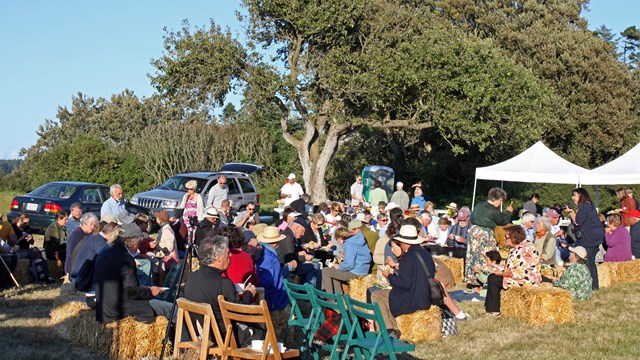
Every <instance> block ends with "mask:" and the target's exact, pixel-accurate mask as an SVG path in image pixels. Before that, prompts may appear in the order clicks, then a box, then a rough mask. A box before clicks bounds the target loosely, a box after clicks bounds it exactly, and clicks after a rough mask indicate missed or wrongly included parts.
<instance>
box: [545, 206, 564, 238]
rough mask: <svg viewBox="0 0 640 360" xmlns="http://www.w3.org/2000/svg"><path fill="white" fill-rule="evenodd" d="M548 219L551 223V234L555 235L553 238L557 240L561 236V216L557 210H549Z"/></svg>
mask: <svg viewBox="0 0 640 360" xmlns="http://www.w3.org/2000/svg"><path fill="white" fill-rule="evenodd" d="M547 217H548V218H549V222H550V223H551V233H552V234H553V237H555V238H557V237H558V236H560V235H561V232H560V214H559V213H558V212H557V211H556V209H549V211H547Z"/></svg>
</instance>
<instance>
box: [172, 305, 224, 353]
mask: <svg viewBox="0 0 640 360" xmlns="http://www.w3.org/2000/svg"><path fill="white" fill-rule="evenodd" d="M176 303H177V305H178V319H177V322H176V337H175V339H174V342H173V344H174V345H173V358H174V359H177V358H178V355H179V354H180V349H193V350H198V349H199V350H200V360H205V359H206V358H207V356H208V355H220V356H221V355H222V353H223V347H222V345H221V344H224V341H223V339H222V335H221V334H220V329H218V323H217V322H216V319H215V316H214V315H213V310H212V309H211V305H210V304H201V303H197V302H193V301H190V300H187V299H184V298H180V299H178V300H176ZM191 315H202V316H203V317H204V320H203V323H202V324H201V325H202V333H200V334H199V335H198V331H197V329H196V327H195V326H194V323H193V319H192V318H191ZM183 324H184V325H186V326H187V331H188V332H189V340H187V341H183V340H182V328H183ZM210 337H212V338H213V340H214V341H215V343H213V342H212V341H211V340H210Z"/></svg>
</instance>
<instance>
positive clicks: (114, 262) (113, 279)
mask: <svg viewBox="0 0 640 360" xmlns="http://www.w3.org/2000/svg"><path fill="white" fill-rule="evenodd" d="M142 236H143V235H142V231H140V228H139V227H138V226H137V225H136V224H133V223H131V224H127V225H125V226H123V227H122V230H121V231H120V237H119V238H118V239H116V240H115V241H114V242H113V246H111V247H110V248H107V249H105V250H103V251H102V252H101V253H100V254H99V255H98V258H97V259H96V265H95V270H94V278H93V279H94V283H95V284H94V286H95V288H96V321H99V322H103V323H109V322H112V321H117V320H121V319H124V318H126V317H128V316H133V317H135V319H136V320H138V321H151V320H153V318H154V317H156V316H158V315H162V316H165V317H167V318H169V317H170V313H171V303H168V302H164V301H160V300H155V299H152V298H153V297H154V296H157V295H158V294H160V292H161V291H162V288H160V287H157V286H151V287H146V286H140V285H139V284H138V278H137V277H136V262H135V260H134V259H133V257H134V256H135V255H136V253H137V252H138V246H139V245H140V242H141V241H142ZM172 320H173V319H172Z"/></svg>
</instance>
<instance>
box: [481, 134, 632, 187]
mask: <svg viewBox="0 0 640 360" xmlns="http://www.w3.org/2000/svg"><path fill="white" fill-rule="evenodd" d="M636 147H637V146H636ZM625 155H626V154H625ZM586 172H588V170H587V169H585V168H583V167H580V166H578V165H575V164H573V163H571V162H569V161H567V160H565V159H563V158H562V157H560V156H559V155H557V154H556V153H554V152H553V151H551V149H549V148H548V147H546V146H545V145H544V144H543V143H542V142H541V141H538V142H537V143H535V144H533V146H531V147H530V148H528V149H527V150H525V151H523V152H522V153H520V154H518V155H516V156H514V157H512V158H511V159H509V160H506V161H503V162H501V163H498V164H495V165H491V166H485V167H480V168H476V179H483V180H502V181H514V182H533V183H551V184H579V183H580V179H581V174H584V173H586Z"/></svg>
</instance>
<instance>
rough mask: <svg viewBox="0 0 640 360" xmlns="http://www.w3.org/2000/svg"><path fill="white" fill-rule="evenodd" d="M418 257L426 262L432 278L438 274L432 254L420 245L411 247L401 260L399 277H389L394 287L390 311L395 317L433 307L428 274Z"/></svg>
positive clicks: (390, 296) (391, 294)
mask: <svg viewBox="0 0 640 360" xmlns="http://www.w3.org/2000/svg"><path fill="white" fill-rule="evenodd" d="M418 256H420V257H422V259H423V260H424V263H425V265H426V266H427V269H428V270H429V272H430V273H431V277H433V275H434V274H435V273H436V266H435V264H434V263H433V258H432V257H431V254H429V252H428V251H427V250H425V249H423V248H422V247H421V246H420V245H411V247H410V248H409V249H408V250H407V252H406V253H404V255H402V257H401V258H400V261H399V263H400V269H399V270H398V272H397V274H398V275H389V284H390V285H391V286H392V289H391V293H390V294H389V310H391V314H392V315H393V316H396V317H397V316H400V315H403V314H410V313H412V312H414V311H418V310H427V309H429V308H430V307H431V293H430V292H429V283H428V282H427V274H426V273H425V271H424V268H423V266H422V264H421V263H420V261H419V260H418Z"/></svg>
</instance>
